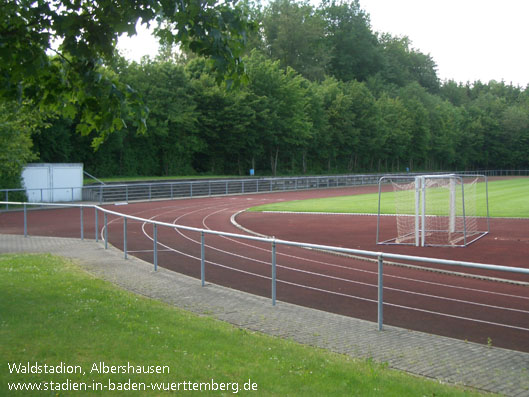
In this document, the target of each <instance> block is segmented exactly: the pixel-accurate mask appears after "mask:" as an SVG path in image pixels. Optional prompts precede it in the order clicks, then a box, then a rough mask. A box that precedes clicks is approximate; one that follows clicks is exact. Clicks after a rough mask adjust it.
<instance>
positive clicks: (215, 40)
mask: <svg viewBox="0 0 529 397" xmlns="http://www.w3.org/2000/svg"><path fill="white" fill-rule="evenodd" d="M154 20H156V22H158V24H159V25H158V28H157V34H158V35H159V37H160V38H161V39H162V41H163V42H164V43H168V44H174V43H180V44H181V45H182V46H183V47H185V48H189V49H190V50H191V51H193V52H195V53H197V54H200V55H202V56H207V57H210V59H211V60H212V64H213V67H214V69H215V70H216V72H217V75H216V76H217V78H218V79H220V78H221V77H223V76H227V77H228V79H229V81H233V80H234V79H235V80H237V78H238V77H239V76H241V74H242V71H243V65H242V63H241V58H240V56H241V55H242V51H243V48H244V42H245V35H246V32H247V31H248V30H251V29H252V26H253V25H252V24H251V23H249V22H248V21H247V20H246V17H245V16H244V15H243V13H242V11H241V8H240V7H238V6H237V5H236V3H234V2H231V1H230V2H225V3H224V2H223V3H217V2H216V0H208V1H195V0H181V1H177V2H173V1H158V0H134V1H122V2H117V1H114V0H100V1H97V2H93V1H89V0H78V1H55V2H49V1H46V0H37V1H29V0H14V1H13V0H1V1H0V97H1V98H7V99H9V100H14V99H18V100H22V99H24V100H30V101H31V102H32V103H33V104H34V105H36V106H38V107H40V108H41V109H46V111H48V112H56V113H59V114H61V115H64V116H66V117H69V118H73V117H74V116H75V114H77V113H79V115H80V116H79V122H78V123H77V129H78V130H79V131H81V132H82V133H84V134H88V133H89V132H90V131H92V130H97V131H99V132H100V133H101V134H103V138H104V136H105V135H106V134H108V133H109V132H112V131H113V130H117V129H121V128H123V127H124V126H125V125H126V124H125V120H126V119H128V120H131V121H133V122H134V123H135V124H136V125H137V128H138V129H139V130H144V129H145V118H146V115H147V108H146V107H145V106H144V105H143V103H142V101H141V100H140V98H139V96H138V95H137V92H136V91H135V90H133V89H132V88H131V87H130V86H129V85H126V84H124V83H123V82H121V80H120V79H119V76H117V75H115V74H113V73H111V72H110V71H109V70H108V69H105V68H103V65H111V64H112V63H113V61H114V53H115V45H116V42H117V38H118V37H119V36H120V35H121V34H125V33H126V34H128V35H133V34H135V33H136V31H135V29H136V23H137V22H138V21H142V22H143V23H147V24H148V23H150V22H152V21H154ZM50 53H51V54H53V55H50ZM131 115H132V116H133V117H131ZM101 141H102V139H100V140H97V141H95V143H96V145H97V144H99V143H100V142H101Z"/></svg>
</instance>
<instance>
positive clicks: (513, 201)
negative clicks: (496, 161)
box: [250, 178, 529, 218]
mask: <svg viewBox="0 0 529 397" xmlns="http://www.w3.org/2000/svg"><path fill="white" fill-rule="evenodd" d="M488 187H489V211H490V216H491V217H520V218H529V178H515V179H508V180H500V181H492V182H489V183H488ZM484 189H485V185H484V184H479V185H478V194H479V193H480V192H481V193H482V192H483V191H484ZM445 196H446V194H444V195H441V196H440V199H443V200H445V201H446V199H447V197H445ZM484 203H485V202H484V200H482V201H481V202H478V208H477V212H478V216H485V215H486V205H485V204H484ZM250 210H251V211H294V212H337V213H367V214H376V213H377V212H378V193H374V194H362V195H354V196H342V197H330V198H321V199H310V200H299V201H289V202H280V203H274V204H266V205H261V206H258V207H253V208H251V209H250ZM381 213H383V214H394V213H395V204H394V194H393V192H388V193H383V194H382V200H381Z"/></svg>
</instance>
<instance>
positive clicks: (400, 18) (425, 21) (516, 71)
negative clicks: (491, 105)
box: [118, 0, 529, 88]
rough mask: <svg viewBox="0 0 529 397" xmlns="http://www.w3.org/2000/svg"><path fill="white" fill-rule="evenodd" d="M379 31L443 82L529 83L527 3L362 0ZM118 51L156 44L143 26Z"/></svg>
mask: <svg viewBox="0 0 529 397" xmlns="http://www.w3.org/2000/svg"><path fill="white" fill-rule="evenodd" d="M360 6H361V8H362V9H363V10H365V11H366V12H367V13H368V14H369V15H370V20H371V27H372V30H373V31H375V32H384V33H390V34H392V35H393V36H399V37H400V36H408V38H409V39H410V40H411V42H412V47H413V48H415V49H417V50H419V51H421V52H423V53H425V54H429V55H430V56H431V57H432V59H433V60H434V61H435V63H436V64H437V75H438V77H439V78H440V79H441V80H442V81H444V80H455V81H456V82H460V83H466V82H471V83H472V82H474V81H476V80H481V81H482V82H484V83H488V82H489V81H490V80H496V81H504V82H505V83H507V84H511V83H512V84H513V85H515V86H517V85H519V86H521V87H523V88H525V87H526V86H527V85H528V84H529V48H528V40H529V21H528V17H529V1H527V0H501V1H499V0H360ZM138 30H139V31H140V33H139V35H138V36H137V37H133V38H132V39H128V38H121V39H120V41H119V45H118V48H120V49H121V51H122V53H123V54H124V55H125V56H126V57H127V58H129V59H132V60H136V61H139V60H140V59H141V56H143V55H150V56H151V57H154V56H155V55H156V53H157V51H158V45H157V42H156V39H154V38H153V37H152V36H151V35H150V34H149V33H148V32H147V31H146V29H145V28H144V27H143V26H138Z"/></svg>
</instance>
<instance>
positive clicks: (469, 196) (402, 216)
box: [377, 174, 489, 247]
mask: <svg viewBox="0 0 529 397" xmlns="http://www.w3.org/2000/svg"><path fill="white" fill-rule="evenodd" d="M480 182H482V183H483V184H482V185H479V183H480ZM383 183H390V184H391V186H392V187H393V195H394V208H395V211H394V213H393V214H394V216H395V222H396V233H393V234H394V235H392V236H391V238H389V239H384V240H383V241H379V237H381V230H380V227H381V226H380V225H381V222H380V217H381V216H382V215H381V214H380V208H381V205H380V204H381V198H382V195H381V194H380V193H379V214H378V218H379V219H378V222H377V243H378V244H407V245H415V246H421V247H424V246H466V245H468V244H470V243H472V242H473V241H475V240H477V239H478V238H481V237H483V236H484V235H485V234H487V233H488V231H489V223H488V199H487V183H486V177H484V176H481V175H479V176H476V175H472V176H467V175H455V174H445V175H416V176H387V177H383V178H381V179H380V182H379V192H380V190H381V189H380V187H381V186H382V184H383ZM480 211H481V212H484V213H480ZM480 215H481V216H480ZM387 223H388V221H387V220H386V221H385V222H384V224H386V225H387ZM393 230H395V227H394V228H393ZM386 237H387V236H386Z"/></svg>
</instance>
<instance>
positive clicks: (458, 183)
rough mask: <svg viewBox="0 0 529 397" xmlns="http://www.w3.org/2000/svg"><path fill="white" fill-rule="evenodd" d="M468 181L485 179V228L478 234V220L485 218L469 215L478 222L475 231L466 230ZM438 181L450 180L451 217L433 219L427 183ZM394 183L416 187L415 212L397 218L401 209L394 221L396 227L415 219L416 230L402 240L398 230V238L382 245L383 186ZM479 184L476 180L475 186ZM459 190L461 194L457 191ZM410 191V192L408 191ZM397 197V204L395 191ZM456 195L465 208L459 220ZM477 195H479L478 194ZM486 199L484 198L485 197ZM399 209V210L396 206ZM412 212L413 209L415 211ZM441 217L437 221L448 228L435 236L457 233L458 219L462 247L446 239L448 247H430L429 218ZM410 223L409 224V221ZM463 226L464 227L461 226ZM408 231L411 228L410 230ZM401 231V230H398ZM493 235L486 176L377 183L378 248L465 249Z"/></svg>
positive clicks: (425, 176)
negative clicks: (403, 219)
mask: <svg viewBox="0 0 529 397" xmlns="http://www.w3.org/2000/svg"><path fill="white" fill-rule="evenodd" d="M465 178H467V179H468V178H474V179H478V178H481V179H483V182H484V183H485V197H484V200H485V204H486V212H487V215H486V227H481V229H483V230H479V228H478V226H477V219H478V218H483V217H478V216H477V215H476V214H470V218H473V219H474V220H475V222H476V225H475V228H476V230H471V231H470V232H469V230H467V216H468V214H467V213H466V201H465V186H468V185H469V184H465ZM435 179H446V180H449V184H448V186H449V188H448V189H449V193H448V197H449V198H448V201H449V202H448V208H449V213H448V214H447V215H431V214H427V212H426V203H427V200H426V189H427V186H426V183H425V181H426V180H435ZM394 181H398V182H400V183H406V182H407V183H408V184H409V185H414V187H415V194H414V195H413V197H414V203H413V204H414V207H415V208H414V210H415V212H414V213H412V214H398V213H397V212H398V209H397V208H396V211H395V212H396V213H395V214H393V216H394V217H395V223H397V222H398V219H397V218H398V217H399V216H400V217H405V216H409V217H413V222H414V228H413V229H414V230H412V231H411V232H409V233H408V234H406V235H404V236H401V235H399V231H398V230H397V236H396V237H392V238H390V239H387V240H384V241H380V232H381V230H380V228H381V225H380V220H381V216H385V215H382V214H381V200H382V185H383V184H384V183H392V182H394ZM474 182H476V181H475V180H474V181H473V182H472V183H474ZM459 188H460V191H458V189H459ZM409 190H411V189H409ZM394 194H395V200H396V194H397V192H396V191H395V190H394ZM411 194H412V193H410V195H411ZM456 194H460V200H459V201H458V204H459V205H460V206H461V207H462V208H461V209H460V213H459V216H458V215H457V214H456ZM476 194H477V193H476ZM482 199H483V197H482ZM396 207H397V206H396ZM412 211H413V209H412ZM388 215H389V216H392V215H391V214H388ZM429 216H432V217H438V218H447V221H446V224H447V226H446V228H447V229H448V230H445V229H441V230H436V231H435V232H440V233H441V234H442V233H446V234H448V233H456V218H459V224H460V227H462V229H460V230H457V232H458V233H459V234H461V238H459V239H458V240H461V241H462V242H461V243H455V242H451V241H450V239H449V238H448V239H447V242H446V243H431V242H427V241H426V240H427V239H426V236H427V234H428V233H429V232H430V233H431V232H432V230H428V228H427V227H428V222H427V219H426V217H429ZM407 222H409V221H407ZM461 222H462V225H461ZM480 224H483V221H481V222H480ZM408 228H409V227H408ZM397 229H398V228H397ZM489 232H490V216H489V201H488V180H487V177H486V175H482V174H455V173H452V174H411V175H410V174H408V175H386V176H383V177H381V178H380V179H379V182H378V214H377V235H376V243H377V244H385V245H408V246H416V247H426V246H448V247H466V246H468V245H469V244H471V243H473V242H475V241H477V240H479V239H481V238H482V237H484V236H486V235H487V234H489ZM402 240H411V242H403V241H402Z"/></svg>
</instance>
